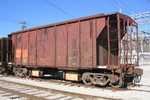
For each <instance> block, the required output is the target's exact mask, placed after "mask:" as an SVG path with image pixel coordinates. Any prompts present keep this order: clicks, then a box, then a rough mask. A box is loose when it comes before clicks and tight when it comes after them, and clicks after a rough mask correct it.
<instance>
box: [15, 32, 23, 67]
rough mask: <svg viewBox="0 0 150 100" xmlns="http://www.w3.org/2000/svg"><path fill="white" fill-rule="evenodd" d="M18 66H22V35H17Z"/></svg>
mask: <svg viewBox="0 0 150 100" xmlns="http://www.w3.org/2000/svg"><path fill="white" fill-rule="evenodd" d="M15 52H16V65H21V64H22V63H21V34H17V35H16V50H15Z"/></svg>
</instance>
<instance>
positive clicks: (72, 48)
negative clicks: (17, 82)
mask: <svg viewBox="0 0 150 100" xmlns="http://www.w3.org/2000/svg"><path fill="white" fill-rule="evenodd" d="M132 27H135V28H136V37H137V40H136V44H137V46H136V47H137V48H136V49H135V50H136V53H137V55H136V56H137V57H136V58H137V60H136V61H134V63H133V61H132V57H131V56H130V55H132V49H128V48H130V47H131V48H132V43H130V41H129V36H130V35H131V34H132ZM137 28H138V25H137V23H136V22H135V21H134V20H132V19H131V18H130V17H128V16H126V15H123V14H120V13H114V14H108V15H104V14H98V15H94V16H89V17H84V18H78V19H74V20H69V21H64V22H59V23H55V24H50V25H45V26H41V27H36V28H31V29H26V30H22V31H18V32H13V33H12V34H10V37H11V39H12V44H13V50H14V52H13V53H14V62H13V72H14V73H15V75H18V76H37V77H42V76H43V75H45V74H51V75H54V74H56V73H57V72H58V71H60V70H61V71H63V72H64V78H65V79H66V80H73V81H81V80H82V81H83V82H84V83H85V84H87V85H91V84H95V85H101V86H105V85H107V84H110V85H111V86H113V87H121V86H123V84H124V83H128V82H131V81H132V80H133V76H135V75H136V76H140V75H142V70H141V69H140V68H135V66H138V31H137V30H138V29H137ZM129 34H130V35H129ZM130 38H132V37H131V36H130ZM121 41H126V42H124V43H123V44H121ZM129 44H130V47H129ZM122 45H123V48H122V47H121V46H122ZM121 50H124V52H123V53H122V52H121ZM129 53H130V55H129ZM121 59H123V61H121ZM121 62H122V63H121Z"/></svg>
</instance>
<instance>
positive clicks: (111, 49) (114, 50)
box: [110, 48, 118, 51]
mask: <svg viewBox="0 0 150 100" xmlns="http://www.w3.org/2000/svg"><path fill="white" fill-rule="evenodd" d="M115 50H118V48H114V49H110V51H115Z"/></svg>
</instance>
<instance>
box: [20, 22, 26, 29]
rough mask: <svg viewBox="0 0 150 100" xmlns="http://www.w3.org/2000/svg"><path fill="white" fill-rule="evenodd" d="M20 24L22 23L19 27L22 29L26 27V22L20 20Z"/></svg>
mask: <svg viewBox="0 0 150 100" xmlns="http://www.w3.org/2000/svg"><path fill="white" fill-rule="evenodd" d="M20 24H22V26H21V28H22V30H24V29H25V28H26V26H25V24H26V22H21V23H20Z"/></svg>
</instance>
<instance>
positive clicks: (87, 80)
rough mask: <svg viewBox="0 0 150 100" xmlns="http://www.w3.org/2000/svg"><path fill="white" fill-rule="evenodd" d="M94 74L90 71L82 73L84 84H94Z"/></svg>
mask: <svg viewBox="0 0 150 100" xmlns="http://www.w3.org/2000/svg"><path fill="white" fill-rule="evenodd" d="M93 77H94V76H93V75H92V74H90V73H84V74H83V75H82V81H83V82H84V84H86V85H92V84H93V81H94V79H93Z"/></svg>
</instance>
